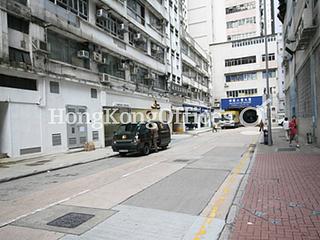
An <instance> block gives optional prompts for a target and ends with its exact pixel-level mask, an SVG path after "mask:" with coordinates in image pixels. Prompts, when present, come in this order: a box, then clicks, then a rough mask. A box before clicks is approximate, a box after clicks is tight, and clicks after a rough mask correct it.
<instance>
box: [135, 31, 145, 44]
mask: <svg viewBox="0 0 320 240" xmlns="http://www.w3.org/2000/svg"><path fill="white" fill-rule="evenodd" d="M133 40H134V41H135V42H137V43H144V42H145V38H144V37H143V35H142V34H141V33H136V34H135V35H134V37H133Z"/></svg>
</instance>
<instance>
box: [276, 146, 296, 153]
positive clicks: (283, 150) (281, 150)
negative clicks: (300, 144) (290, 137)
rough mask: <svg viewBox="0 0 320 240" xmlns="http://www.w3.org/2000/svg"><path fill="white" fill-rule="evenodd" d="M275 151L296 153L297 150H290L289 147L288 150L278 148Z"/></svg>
mask: <svg viewBox="0 0 320 240" xmlns="http://www.w3.org/2000/svg"><path fill="white" fill-rule="evenodd" d="M277 151H278V152H295V151H297V149H296V148H292V147H290V148H278V149H277Z"/></svg>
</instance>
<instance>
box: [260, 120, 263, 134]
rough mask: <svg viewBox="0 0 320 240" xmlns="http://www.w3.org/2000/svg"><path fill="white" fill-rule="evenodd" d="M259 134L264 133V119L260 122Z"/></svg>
mask: <svg viewBox="0 0 320 240" xmlns="http://www.w3.org/2000/svg"><path fill="white" fill-rule="evenodd" d="M259 127H260V128H259V132H261V131H263V130H264V123H263V121H262V119H261V121H260V123H259Z"/></svg>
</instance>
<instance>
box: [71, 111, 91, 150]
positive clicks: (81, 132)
mask: <svg viewBox="0 0 320 240" xmlns="http://www.w3.org/2000/svg"><path fill="white" fill-rule="evenodd" d="M67 115H68V116H67V117H68V123H67V138H68V148H80V147H83V146H84V144H85V143H86V142H87V141H88V127H87V107H85V106H67Z"/></svg>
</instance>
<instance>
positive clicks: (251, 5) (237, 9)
mask: <svg viewBox="0 0 320 240" xmlns="http://www.w3.org/2000/svg"><path fill="white" fill-rule="evenodd" d="M255 8H256V3H255V2H254V1H253V2H248V3H244V4H240V5H236V6H232V7H228V8H226V14H231V13H236V12H242V11H246V10H250V9H255Z"/></svg>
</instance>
